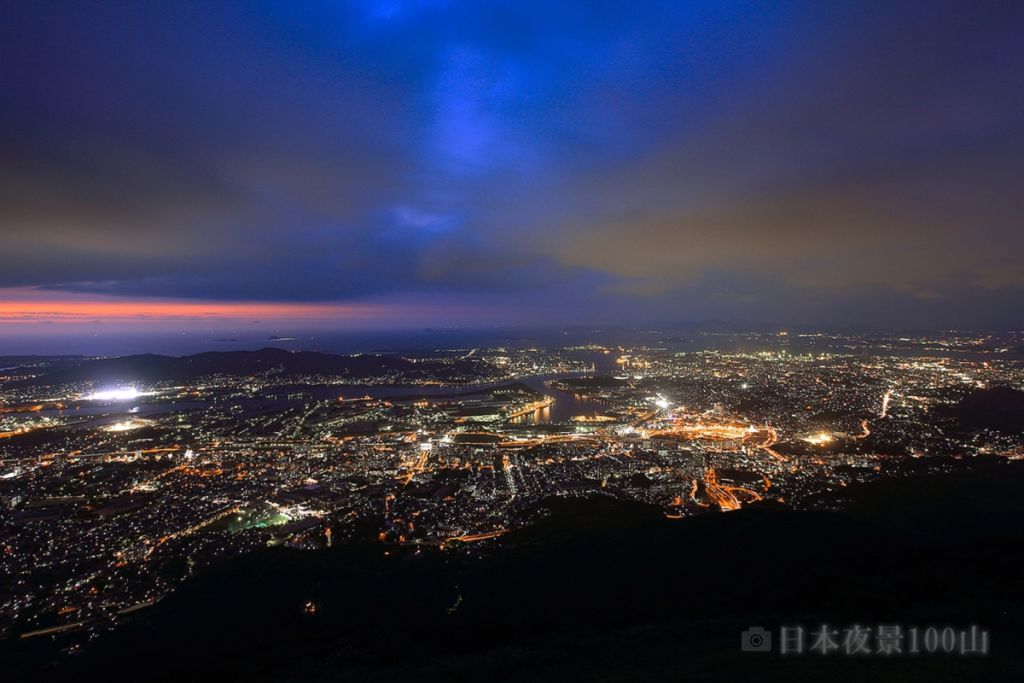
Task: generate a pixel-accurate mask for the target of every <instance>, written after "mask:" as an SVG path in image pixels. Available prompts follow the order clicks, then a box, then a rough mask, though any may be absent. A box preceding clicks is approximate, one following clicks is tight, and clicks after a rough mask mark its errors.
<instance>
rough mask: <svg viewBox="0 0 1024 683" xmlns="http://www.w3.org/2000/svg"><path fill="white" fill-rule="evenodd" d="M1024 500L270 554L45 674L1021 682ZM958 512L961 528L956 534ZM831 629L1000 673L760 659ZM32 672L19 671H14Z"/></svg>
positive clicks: (589, 522) (650, 519)
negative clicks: (482, 544)
mask: <svg viewBox="0 0 1024 683" xmlns="http://www.w3.org/2000/svg"><path fill="white" fill-rule="evenodd" d="M1022 484H1024V464H1020V463H1010V464H1006V463H1003V462H992V463H988V464H984V465H981V466H979V467H977V468H976V469H975V470H974V471H971V472H961V473H958V474H954V475H942V476H932V477H918V478H908V479H905V480H901V481H886V482H883V483H882V484H880V485H875V484H872V485H866V486H864V487H863V488H861V489H860V490H858V491H854V492H853V500H854V503H853V505H852V506H851V508H850V511H849V512H848V513H846V514H835V513H823V512H793V511H789V510H782V509H773V508H761V509H748V510H743V511H739V512H734V513H729V514H717V515H705V516H701V517H697V518H693V519H689V520H685V521H676V520H668V519H665V518H664V517H663V516H662V515H661V514H660V513H658V512H657V511H656V510H653V509H651V508H647V507H645V506H643V505H639V504H624V503H619V502H615V501H612V500H608V499H603V498H596V499H589V500H576V501H570V500H552V501H548V503H547V504H548V505H549V506H550V508H551V512H552V514H551V515H550V516H549V517H547V518H546V519H544V520H542V521H541V522H539V523H537V524H536V525H534V526H533V527H530V528H528V529H526V530H524V531H522V532H518V533H516V534H514V535H510V536H509V537H507V538H506V539H505V540H504V541H503V544H502V546H501V547H500V548H497V549H495V550H493V551H492V552H491V553H489V554H488V555H487V556H485V557H483V558H479V557H468V556H464V555H456V554H452V553H450V552H439V551H436V550H430V551H423V552H421V553H419V554H417V555H415V556H414V555H413V552H411V551H403V550H398V549H396V548H391V549H390V550H387V549H386V548H384V547H382V546H380V545H364V546H344V547H335V548H333V549H327V550H322V551H315V552H301V551H291V550H286V549H282V548H277V549H268V550H267V551H264V552H259V553H256V554H253V555H249V556H244V557H240V558H238V559H237V560H234V561H231V562H228V563H225V564H223V565H220V566H218V567H215V568H214V569H212V570H210V571H209V572H207V573H205V574H204V575H202V576H199V577H197V578H196V579H195V580H193V581H192V582H191V583H189V584H187V585H186V586H185V587H184V588H182V589H181V590H180V591H179V592H177V593H176V594H173V595H172V596H170V597H169V598H167V599H166V600H165V601H164V602H162V603H160V604H158V605H157V606H156V607H154V608H152V609H149V610H146V611H143V612H140V613H138V614H137V615H136V616H135V617H134V618H133V620H132V622H131V623H130V624H128V625H127V626H126V627H125V628H123V629H122V630H120V631H116V632H114V633H113V634H110V635H109V636H107V637H105V638H104V639H102V640H101V641H100V642H98V643H96V644H95V645H94V646H92V647H91V648H89V649H88V650H87V651H86V653H85V654H83V655H80V656H77V657H72V658H68V659H65V660H64V661H63V662H62V663H60V664H56V665H51V666H49V667H48V668H47V669H46V671H45V673H46V677H47V678H50V679H54V680H77V681H85V680H107V681H118V680H167V681H182V680H220V681H227V680H246V681H252V680H260V681H263V680H275V681H278V680H279V681H320V680H325V681H326V680H354V681H480V680H487V681H518V680H523V681H569V680H588V681H591V680H595V681H647V680H728V681H738V680H757V681H760V680H786V681H789V680H807V681H822V680H828V681H832V680H840V681H845V680H850V681H860V680H872V679H873V680H929V681H962V680H1020V674H1021V673H1024V669H1022V666H1021V659H1020V654H1019V653H1020V652H1021V647H1022V646H1024V618H1022V614H1024V590H1022V588H1024V586H1022V578H1021V573H1020V569H1019V568H1020V561H1021V559H1022V554H1024V552H1022V548H1024V534H1022V532H1021V530H1020V526H1019V520H1020V519H1021V513H1022V512H1024V501H1022V500H1021V499H1020V497H1019V492H1020V490H1021V486H1022ZM966 501H982V503H980V504H979V503H973V504H971V503H967V502H966ZM950 506H954V507H955V510H951V509H950ZM954 512H955V518H956V519H957V520H958V522H957V523H956V524H955V525H948V526H947V522H948V520H950V519H953V517H954V514H953V513H954ZM386 551H387V552H388V553H389V554H387V555H386V554H385V552H386ZM823 621H825V622H829V623H831V624H834V625H837V626H846V625H850V624H853V623H860V624H865V625H875V624H878V623H899V624H903V625H905V626H911V625H915V624H918V625H928V624H934V625H939V626H944V625H946V624H950V625H954V626H966V625H969V624H972V623H973V624H980V625H982V626H984V627H985V628H988V629H989V630H990V631H991V633H992V640H991V649H992V653H991V655H990V656H988V657H973V658H972V657H959V656H950V655H929V656H923V655H922V656H918V657H910V656H903V657H898V658H894V659H892V658H890V659H886V658H879V657H871V658H861V659H857V658H850V657H841V656H830V657H821V656H818V655H809V654H808V655H804V656H802V657H780V656H779V655H777V654H752V653H743V652H741V651H740V647H739V643H740V636H739V634H740V632H741V631H742V630H743V629H745V628H746V627H748V626H751V625H764V626H766V627H768V628H769V629H776V628H777V627H778V625H779V624H780V623H804V624H807V625H808V626H814V625H816V624H818V623H821V622H823ZM40 647H41V645H40ZM34 654H35V656H38V654H39V653H38V652H37V653H34ZM31 655H32V653H29V652H27V651H17V652H15V654H14V655H12V659H11V660H10V661H11V662H13V663H12V664H10V665H9V666H8V667H7V670H8V671H15V672H17V671H18V670H19V669H18V666H19V662H20V664H21V665H22V666H24V665H25V663H26V661H28V659H29V658H30V656H31ZM39 673H40V672H39V671H32V677H33V678H36V677H38V674H39ZM869 677H870V678H869ZM26 680H27V679H26Z"/></svg>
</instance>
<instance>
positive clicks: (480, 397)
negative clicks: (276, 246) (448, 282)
mask: <svg viewBox="0 0 1024 683" xmlns="http://www.w3.org/2000/svg"><path fill="white" fill-rule="evenodd" d="M648 336H649V339H647V340H645V341H642V342H638V343H635V344H630V345H611V344H597V343H593V344H585V345H580V346H571V347H549V348H534V347H531V346H528V345H518V346H517V345H511V344H510V345H509V346H504V347H498V346H496V347H491V348H458V349H455V348H453V349H437V350H434V351H430V352H422V353H415V354H413V353H408V354H398V353H391V354H383V353H382V354H359V355H353V356H340V355H334V354H328V353H314V352H309V351H303V352H294V351H288V350H281V349H263V350H260V351H231V352H211V353H204V354H199V355H195V356H188V357H182V358H172V357H164V356H129V357H110V358H92V357H89V358H87V357H70V356H61V357H43V356H40V357H6V358H0V387H2V388H0V506H2V508H0V509H2V515H0V548H2V551H0V557H2V575H3V577H4V578H3V582H2V585H0V629H2V631H0V633H2V636H3V637H4V638H9V639H27V638H55V637H60V638H64V639H65V640H64V641H62V642H65V643H66V649H68V650H69V651H72V652H73V651H75V650H77V649H79V648H81V647H82V646H83V645H84V644H85V643H87V642H88V640H89V639H91V638H95V637H99V636H100V635H101V634H102V633H103V632H104V631H106V630H109V629H111V628H113V627H115V626H116V625H117V624H119V623H122V622H123V621H125V620H127V619H130V618H131V615H132V613H133V612H135V611H137V610H141V609H144V608H146V607H148V606H150V605H153V604H155V603H156V602H158V601H160V600H161V599H162V598H163V597H165V596H166V595H168V593H170V592H171V591H173V590H174V589H175V587H176V586H178V585H180V584H181V583H182V582H184V581H187V580H188V579H189V577H190V576H192V575H194V574H196V573H197V572H200V571H201V570H203V568H204V567H208V566H210V565H211V564H213V563H216V562H219V561H222V560H224V559H226V558H230V557H234V556H238V555H240V554H243V553H247V552H250V551H253V550H256V549H259V548H265V547H267V546H273V545H285V546H288V547H291V548H296V549H305V550H311V551H312V550H315V549H317V548H321V547H324V546H330V545H332V544H333V545H337V544H343V543H351V542H372V543H379V544H380V546H381V548H382V549H383V551H384V552H386V553H391V554H394V555H404V556H408V555H410V554H415V553H417V552H420V551H422V550H423V549H425V548H427V547H430V548H432V549H435V550H440V551H442V552H452V553H463V554H470V555H472V554H485V553H487V552H488V549H489V548H490V547H491V545H492V544H494V543H500V542H502V541H501V540H500V537H502V536H503V535H505V534H507V533H509V532H510V531H513V530H516V529H519V528H524V527H528V526H529V525H531V524H533V523H535V522H536V521H538V520H539V519H540V518H541V517H542V516H543V515H544V514H545V512H544V510H545V508H544V506H543V505H541V503H542V502H543V501H545V500H550V499H552V498H553V497H558V498H573V497H594V496H606V497H612V498H616V499H620V500H630V501H640V502H644V503H648V504H652V505H655V506H658V507H659V508H660V509H661V510H662V511H663V513H664V515H665V517H667V518H670V519H684V518H687V517H691V516H693V515H701V514H709V513H720V512H728V511H732V510H736V509H738V508H741V507H745V506H752V505H755V506H756V505H762V506H764V505H779V504H783V505H787V506H791V507H793V508H797V509H841V508H842V506H843V505H844V489H846V488H847V487H848V486H850V485H852V484H855V483H861V482H865V481H869V480H872V479H877V478H882V477H898V476H903V474H904V473H905V472H906V471H907V465H908V463H913V464H914V471H921V469H922V468H923V469H926V470H934V471H944V470H948V469H951V468H957V467H969V466H970V464H969V463H970V461H971V459H973V458H975V457H976V456H981V455H991V456H1001V457H1005V458H1010V459H1019V458H1021V457H1024V435H1022V433H1021V432H1020V429H1019V426H1020V423H1019V421H1018V420H1019V416H1020V415H1021V414H1022V396H1024V393H1021V390H1022V389H1024V361H1022V360H1021V359H1022V354H1021V350H1022V348H1024V347H1022V344H1024V337H1022V336H1019V335H1018V336H1015V335H1000V336H993V335H987V334H967V333H945V334H941V335H922V336H906V337H899V336H858V335H835V334H797V333H787V332H772V333H756V334H737V333H717V334H712V333H703V334H697V335H692V336H690V337H685V338H684V337H677V336H672V335H667V334H656V333H651V334H649V335H648ZM305 608H306V609H309V610H315V609H316V606H315V605H312V604H310V605H308V606H305Z"/></svg>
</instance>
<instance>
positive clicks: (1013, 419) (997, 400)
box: [939, 387, 1024, 434]
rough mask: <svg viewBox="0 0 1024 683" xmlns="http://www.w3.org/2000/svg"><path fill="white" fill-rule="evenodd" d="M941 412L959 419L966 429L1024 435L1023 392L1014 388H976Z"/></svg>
mask: <svg viewBox="0 0 1024 683" xmlns="http://www.w3.org/2000/svg"><path fill="white" fill-rule="evenodd" d="M939 412H940V413H941V414H944V415H947V416H949V417H952V418H954V419H956V420H957V421H958V422H959V423H960V424H961V425H962V426H963V427H964V428H966V429H994V430H996V431H1000V432H1005V433H1008V434H1020V433H1024V391H1019V390H1017V389H1013V388H1012V387H992V388H991V389H975V390H974V391H972V392H971V393H969V394H967V395H966V396H964V397H963V398H962V399H960V401H959V402H958V403H957V404H956V405H954V406H950V407H945V408H943V409H941V410H940V411H939Z"/></svg>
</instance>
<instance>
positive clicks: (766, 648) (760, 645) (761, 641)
mask: <svg viewBox="0 0 1024 683" xmlns="http://www.w3.org/2000/svg"><path fill="white" fill-rule="evenodd" d="M740 649H741V650H742V651H743V652H771V651H772V634H771V632H770V631H768V629H766V628H764V627H761V626H751V627H750V628H748V629H747V630H746V631H744V632H743V633H741V634H740Z"/></svg>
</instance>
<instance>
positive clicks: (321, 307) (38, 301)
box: [0, 289, 393, 324]
mask: <svg viewBox="0 0 1024 683" xmlns="http://www.w3.org/2000/svg"><path fill="white" fill-rule="evenodd" d="M391 312H393V311H392V310H391V309H390V308H389V307H386V306H380V305H371V304H350V303H346V304H343V303H280V302H248V301H247V302H231V301H180V300H173V299H145V300H133V299H124V298H114V297H98V296H90V295H77V294H68V295H64V294H51V293H47V292H41V291H39V290H23V289H13V290H4V291H0V324H4V323H23V322H42V321H53V322H61V323H74V322H94V321H96V320H109V321H118V320H124V321H127V320H131V321H145V320H167V319H191V320H236V319H237V320H244V319H274V320H282V319H286V320H310V319H326V318H349V317H358V318H373V317H377V316H381V315H386V314H387V313H391Z"/></svg>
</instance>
